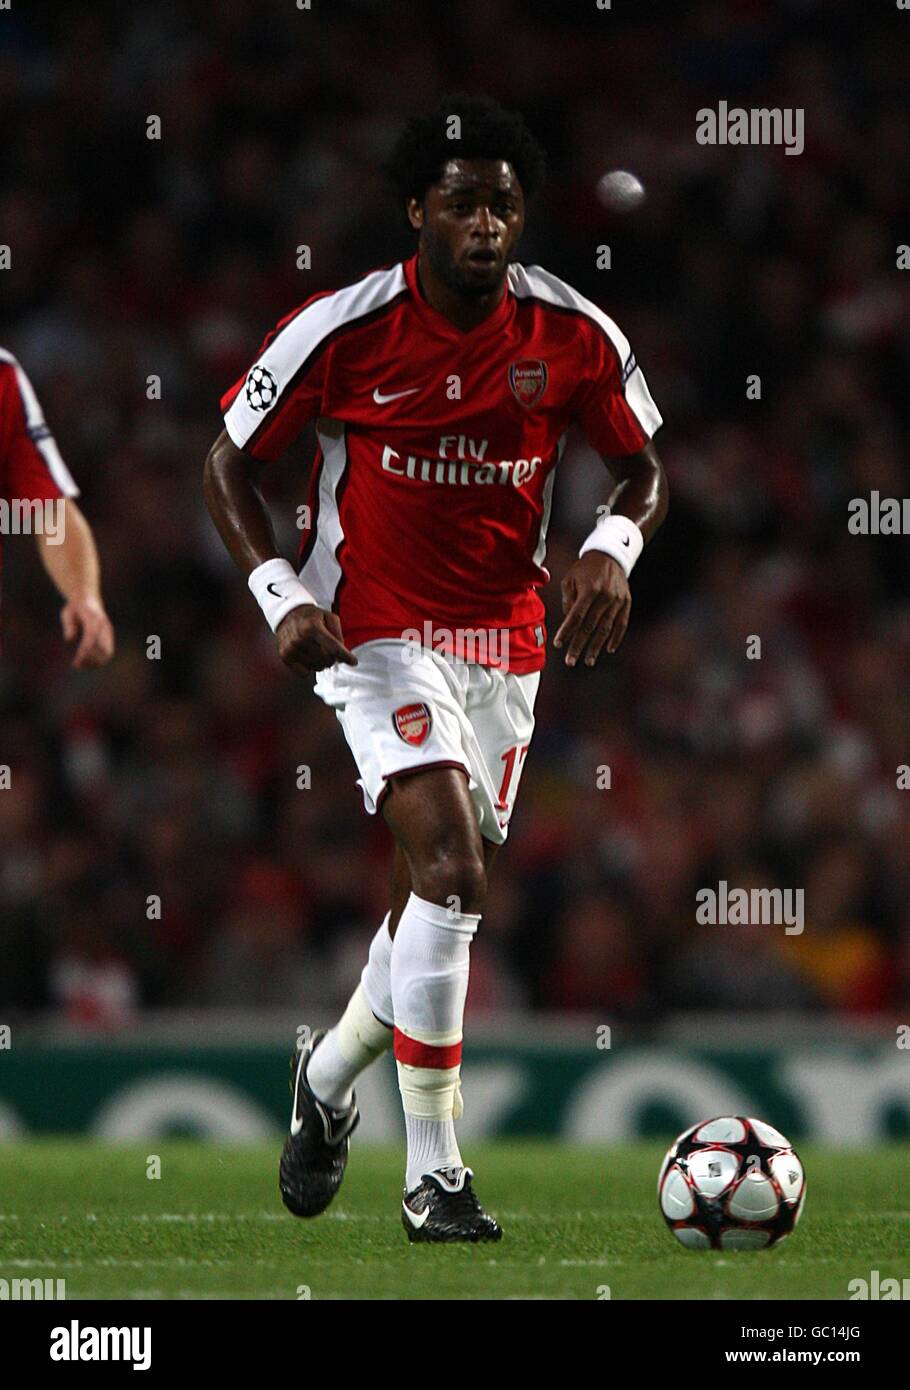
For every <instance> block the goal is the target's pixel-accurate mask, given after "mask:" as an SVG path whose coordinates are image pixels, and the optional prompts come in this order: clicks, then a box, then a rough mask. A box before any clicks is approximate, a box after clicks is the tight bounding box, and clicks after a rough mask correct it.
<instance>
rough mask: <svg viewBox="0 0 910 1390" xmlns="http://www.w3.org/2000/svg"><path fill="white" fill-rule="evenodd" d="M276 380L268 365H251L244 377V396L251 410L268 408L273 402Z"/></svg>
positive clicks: (275, 393) (275, 395) (276, 391)
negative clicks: (245, 377)
mask: <svg viewBox="0 0 910 1390" xmlns="http://www.w3.org/2000/svg"><path fill="white" fill-rule="evenodd" d="M277 395H278V382H277V381H276V380H275V378H274V377H273V376H272V373H271V372H270V371H269V369H268V367H259V366H257V367H251V368H250V371H249V375H248V376H247V379H246V398H247V400H248V401H249V403H250V405H251V406H252V408H253V410H268V409H269V407H270V406H273V405H274V404H275V399H276V397H277Z"/></svg>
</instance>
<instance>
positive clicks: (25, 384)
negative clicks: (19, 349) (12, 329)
mask: <svg viewBox="0 0 910 1390" xmlns="http://www.w3.org/2000/svg"><path fill="white" fill-rule="evenodd" d="M0 358H2V360H3V361H4V362H8V363H9V364H10V366H11V367H12V368H13V370H14V371H15V373H16V384H17V386H18V387H19V397H20V399H21V401H22V410H23V412H24V414H25V424H26V428H27V429H28V432H29V436H30V438H31V440H32V443H33V444H34V446H35V448H36V449H37V450H38V452H39V454H40V455H41V457H42V458H43V460H44V465H45V467H46V468H47V471H48V473H49V474H50V475H51V478H52V479H53V481H54V482H55V483H56V485H57V487H58V488H59V489H60V491H61V492H62V493H63V495H64V497H78V496H79V489H78V488H77V486H76V483H75V481H74V479H73V475H72V474H71V473H70V471H69V469H68V468H67V466H66V464H65V463H64V462H63V458H62V456H61V454H60V450H59V449H58V448H57V441H56V440H55V439H54V436H53V435H52V434H51V431H50V429H49V428H48V426H47V424H46V423H45V419H44V412H43V411H42V409H41V405H40V403H39V401H38V397H37V396H36V395H35V388H34V387H33V386H32V383H31V382H30V381H29V379H28V377H27V376H26V375H25V372H24V371H23V370H22V367H21V366H20V364H19V362H18V361H17V359H16V358H15V357H14V356H13V355H12V353H9V352H5V351H3V352H0Z"/></svg>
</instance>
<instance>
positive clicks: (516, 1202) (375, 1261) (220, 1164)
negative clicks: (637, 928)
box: [0, 1139, 910, 1299]
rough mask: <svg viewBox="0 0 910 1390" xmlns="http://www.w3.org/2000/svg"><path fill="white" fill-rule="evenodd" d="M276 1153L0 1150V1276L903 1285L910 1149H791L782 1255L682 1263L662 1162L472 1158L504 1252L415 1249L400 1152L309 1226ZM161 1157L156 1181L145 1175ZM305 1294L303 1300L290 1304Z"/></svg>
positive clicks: (457, 1291)
mask: <svg viewBox="0 0 910 1390" xmlns="http://www.w3.org/2000/svg"><path fill="white" fill-rule="evenodd" d="M279 1147H280V1144H276V1145H271V1146H261V1145H257V1146H255V1147H246V1148H223V1147H221V1146H219V1145H217V1144H200V1143H197V1142H194V1141H189V1140H168V1141H167V1142H161V1143H160V1144H155V1143H151V1144H147V1145H145V1146H144V1147H142V1148H141V1149H140V1148H136V1147H121V1146H117V1147H115V1146H111V1145H106V1144H100V1143H92V1142H91V1141H79V1140H76V1141H71V1140H53V1139H48V1140H37V1141H27V1142H24V1143H9V1144H4V1145H0V1277H2V1278H5V1279H14V1278H30V1279H36V1278H41V1279H51V1278H53V1279H61V1278H62V1279H65V1280H66V1294H67V1297H68V1298H91V1299H104V1298H125V1297H126V1298H128V1297H133V1298H192V1299H196V1298H210V1299H212V1298H213V1299H220V1298H269V1299H295V1298H298V1297H300V1296H301V1294H300V1292H299V1290H300V1287H301V1286H305V1287H306V1288H307V1289H309V1292H310V1297H311V1298H313V1299H320V1298H323V1299H347V1298H362V1299H388V1298H408V1299H413V1298H444V1299H453V1298H455V1299H461V1298H464V1299H468V1298H480V1299H502V1298H518V1299H565V1298H569V1299H578V1298H581V1299H597V1298H598V1297H604V1296H605V1295H604V1294H603V1288H604V1286H609V1289H610V1296H611V1297H612V1298H613V1299H652V1298H673V1299H682V1298H686V1299H726V1298H760V1299H803V1298H835V1299H846V1298H847V1297H848V1287H847V1286H848V1283H849V1281H850V1280H851V1279H854V1278H858V1277H864V1278H868V1277H869V1274H870V1271H871V1270H873V1269H877V1270H879V1272H880V1275H881V1277H882V1278H886V1277H897V1278H902V1277H904V1276H905V1275H907V1274H908V1273H910V1185H908V1183H907V1173H908V1166H910V1145H906V1144H901V1145H891V1146H884V1147H880V1148H872V1149H869V1150H864V1151H862V1152H856V1153H849V1152H847V1153H839V1154H838V1153H834V1152H833V1151H831V1150H824V1149H819V1148H812V1147H806V1148H803V1147H802V1146H801V1147H800V1154H801V1157H802V1158H803V1161H804V1163H805V1165H806V1170H807V1174H808V1195H807V1199H806V1208H805V1211H804V1213H803V1218H802V1221H801V1222H800V1225H799V1227H798V1228H797V1230H796V1232H795V1234H794V1235H793V1236H791V1238H790V1239H789V1240H788V1241H786V1242H785V1243H784V1244H783V1245H782V1246H781V1247H780V1248H779V1249H776V1250H770V1251H764V1252H758V1253H735V1254H734V1253H728V1254H722V1253H719V1252H713V1251H707V1252H694V1251H685V1250H683V1249H682V1248H680V1247H678V1246H677V1245H676V1242H675V1241H674V1240H673V1237H672V1236H671V1235H670V1232H669V1231H668V1230H667V1229H666V1227H665V1225H664V1223H663V1220H662V1218H661V1217H660V1214H659V1212H658V1209H657V1202H656V1198H655V1183H656V1175H657V1170H658V1166H659V1163H660V1159H661V1157H662V1154H663V1146H662V1145H659V1144H658V1145H654V1144H639V1145H634V1146H625V1147H622V1148H618V1149H609V1150H592V1149H582V1148H571V1147H568V1146H566V1145H559V1144H553V1143H539V1144H538V1143H493V1144H487V1145H483V1146H480V1145H477V1146H472V1147H471V1149H470V1153H469V1154H468V1155H467V1157H468V1161H469V1162H470V1163H471V1165H472V1166H473V1167H474V1169H475V1171H476V1174H477V1178H476V1186H477V1190H478V1192H479V1194H480V1197H481V1200H482V1201H483V1202H484V1204H485V1206H486V1207H487V1208H488V1209H489V1210H490V1211H492V1212H495V1213H496V1215H497V1216H498V1217H499V1218H500V1220H501V1221H502V1225H503V1228H504V1231H505V1234H504V1236H503V1239H502V1241H501V1242H500V1243H499V1244H498V1245H492V1246H491V1245H481V1246H458V1247H454V1248H452V1247H446V1246H441V1247H428V1246H419V1245H418V1246H411V1245H409V1244H408V1241H407V1239H406V1237H405V1234H404V1231H403V1229H402V1226H401V1217H400V1209H399V1197H400V1190H401V1163H402V1155H401V1152H400V1151H394V1152H393V1151H389V1150H386V1149H380V1150H377V1149H370V1148H357V1147H356V1145H355V1146H354V1149H353V1152H352V1157H351V1164H350V1167H349V1169H348V1173H347V1177H346V1179H345V1183H344V1186H343V1188H342V1190H341V1192H340V1194H339V1196H338V1197H337V1198H336V1200H335V1202H334V1203H333V1204H332V1206H331V1207H330V1208H329V1210H328V1211H327V1212H326V1213H325V1214H324V1215H323V1216H321V1217H319V1218H317V1219H316V1220H314V1221H299V1220H295V1219H294V1218H293V1217H292V1216H290V1215H289V1214H288V1213H287V1212H285V1211H284V1209H283V1207H282V1206H281V1202H280V1199H279V1197H278V1191H277V1185H276V1183H277V1158H278V1149H279ZM151 1153H154V1154H158V1155H159V1156H160V1159H161V1177H160V1179H149V1178H148V1177H147V1176H146V1170H147V1157H148V1155H149V1154H151ZM304 1296H305V1295H304Z"/></svg>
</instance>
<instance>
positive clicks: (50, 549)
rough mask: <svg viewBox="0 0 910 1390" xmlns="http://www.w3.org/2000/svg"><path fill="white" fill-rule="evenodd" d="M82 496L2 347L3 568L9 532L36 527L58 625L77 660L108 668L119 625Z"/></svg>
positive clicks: (0, 484) (26, 384) (21, 374)
mask: <svg viewBox="0 0 910 1390" xmlns="http://www.w3.org/2000/svg"><path fill="white" fill-rule="evenodd" d="M78 496H79V489H78V488H77V487H76V484H75V483H74V482H73V479H72V476H71V474H70V471H69V469H68V468H67V466H66V464H65V463H64V462H63V459H62V458H61V457H60V450H59V449H58V448H57V445H56V442H55V440H54V436H53V435H52V434H51V432H50V430H49V429H48V427H47V425H46V424H45V421H44V416H43V414H42V412H41V406H40V405H39V404H38V398H37V396H36V395H35V392H34V389H33V387H32V384H31V382H30V381H29V379H28V377H27V376H26V375H25V372H24V371H23V370H22V367H21V366H20V365H19V363H18V362H17V361H16V359H15V357H14V356H13V355H12V353H10V352H7V351H5V349H3V348H0V571H2V562H3V537H4V535H6V534H8V533H10V532H18V533H21V532H23V531H26V530H28V531H31V532H32V534H34V536H35V538H36V541H37V545H38V554H39V555H40V557H41V562H42V564H43V565H44V568H45V569H46V571H47V573H48V575H49V576H50V578H51V580H52V582H53V584H54V585H55V586H56V588H57V591H58V592H59V594H60V596H61V598H62V599H63V601H64V602H63V608H62V609H61V612H60V625H61V627H62V629H63V636H64V640H65V641H67V642H75V643H76V649H75V652H74V654H73V665H74V666H77V667H88V666H104V665H105V664H106V663H107V662H108V661H110V659H111V657H112V656H113V654H114V629H113V627H112V626H111V621H110V619H109V617H108V616H107V613H106V611H105V608H104V602H103V600H102V597H101V570H100V566H99V563H98V551H97V548H96V546H95V539H94V536H93V535H92V530H91V527H90V526H89V524H88V522H87V521H86V519H85V517H84V516H83V514H82V512H81V511H80V510H79V507H78V506H77V505H76V502H75V501H74V498H76V497H78Z"/></svg>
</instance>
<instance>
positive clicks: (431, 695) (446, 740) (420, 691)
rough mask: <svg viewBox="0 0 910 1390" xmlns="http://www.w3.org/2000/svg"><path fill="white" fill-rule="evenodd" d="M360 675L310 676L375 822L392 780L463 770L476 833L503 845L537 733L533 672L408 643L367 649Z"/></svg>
mask: <svg viewBox="0 0 910 1390" xmlns="http://www.w3.org/2000/svg"><path fill="white" fill-rule="evenodd" d="M355 655H356V657H357V661H358V665H357V666H345V665H342V664H340V663H339V664H336V665H335V666H330V667H329V668H328V669H327V670H325V671H320V672H319V673H318V675H317V676H316V686H315V689H316V694H317V695H318V696H319V697H320V699H322V700H324V701H325V703H326V704H327V705H329V706H330V707H331V708H332V709H334V710H335V712H336V714H337V715H338V719H339V722H340V724H341V727H342V729H343V730H344V736H345V738H346V739H347V741H348V744H349V745H350V748H351V752H352V753H353V754H354V761H355V762H356V764H357V769H358V771H359V773H360V777H359V779H358V786H359V787H360V788H361V790H362V792H363V800H364V804H365V806H366V809H367V811H368V812H369V814H370V815H374V814H375V813H376V810H377V808H378V806H379V805H380V804H381V801H382V797H383V795H384V793H385V792H386V791H387V790H388V779H389V778H390V777H394V776H395V774H396V773H398V772H409V771H411V770H413V769H416V768H425V767H460V768H463V769H464V771H465V772H466V773H467V775H468V789H469V791H470V795H471V800H472V802H473V805H474V811H475V814H476V816H477V824H478V826H479V827H480V833H481V835H483V837H484V838H485V839H487V840H491V841H492V842H493V844H497V845H501V844H502V843H503V842H504V840H505V838H506V835H507V833H508V825H509V818H510V817H511V815H512V808H513V807H514V805H515V795H516V793H517V791H518V783H519V780H520V778H521V772H522V768H523V766H524V761H525V755H526V753H527V751H528V746H529V744H530V742H531V735H532V734H533V732H534V700H535V698H536V696H537V687H538V685H539V684H540V672H539V671H532V672H529V673H528V674H527V675H523V676H518V675H514V674H513V673H512V672H510V671H500V670H497V669H495V668H493V667H487V666H477V665H475V664H474V663H472V662H465V661H460V660H458V659H457V658H449V657H445V656H442V655H440V654H439V653H437V652H433V651H430V650H428V649H427V648H415V647H414V646H413V644H411V643H410V642H403V641H398V640H396V639H394V638H382V639H381V640H379V641H375V642H364V643H363V644H362V645H361V646H358V648H357V650H356V653H355Z"/></svg>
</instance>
